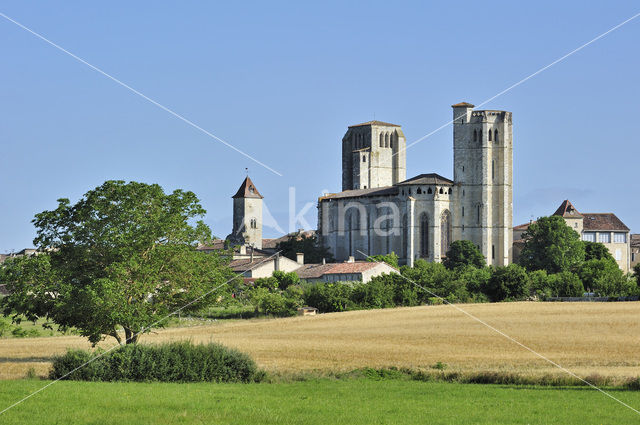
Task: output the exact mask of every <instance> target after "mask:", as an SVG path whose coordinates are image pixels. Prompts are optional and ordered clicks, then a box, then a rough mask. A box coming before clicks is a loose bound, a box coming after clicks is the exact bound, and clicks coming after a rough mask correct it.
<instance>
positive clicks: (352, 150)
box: [342, 121, 407, 191]
mask: <svg viewBox="0 0 640 425" xmlns="http://www.w3.org/2000/svg"><path fill="white" fill-rule="evenodd" d="M406 148H407V140H406V139H405V137H404V133H402V129H401V128H400V126H399V125H396V124H389V123H386V122H381V121H369V122H365V123H362V124H357V125H352V126H350V127H349V129H348V130H347V132H346V134H345V135H344V137H343V138H342V190H343V191H344V190H353V189H370V188H375V187H385V186H392V185H393V184H395V183H399V182H401V181H404V180H405V179H406V178H407V160H406V158H407V155H406Z"/></svg>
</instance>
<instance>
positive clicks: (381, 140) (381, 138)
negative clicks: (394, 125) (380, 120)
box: [380, 133, 384, 148]
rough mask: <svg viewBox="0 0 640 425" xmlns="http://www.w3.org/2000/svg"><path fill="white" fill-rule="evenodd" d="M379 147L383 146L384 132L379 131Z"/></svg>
mask: <svg viewBox="0 0 640 425" xmlns="http://www.w3.org/2000/svg"><path fill="white" fill-rule="evenodd" d="M380 147H381V148H384V134H382V133H380Z"/></svg>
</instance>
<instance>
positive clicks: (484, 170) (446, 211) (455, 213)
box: [317, 102, 513, 266]
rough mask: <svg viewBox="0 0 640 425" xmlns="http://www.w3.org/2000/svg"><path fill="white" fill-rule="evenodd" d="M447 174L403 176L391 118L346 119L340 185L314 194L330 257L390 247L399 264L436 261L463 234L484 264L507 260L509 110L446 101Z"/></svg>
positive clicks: (400, 140)
mask: <svg viewBox="0 0 640 425" xmlns="http://www.w3.org/2000/svg"><path fill="white" fill-rule="evenodd" d="M452 107H453V179H452V180H451V179H448V178H445V177H442V176H440V175H438V174H435V173H430V174H419V175H417V176H415V177H412V178H410V179H407V176H406V174H407V166H406V138H405V136H404V134H403V132H402V128H401V127H400V126H399V125H396V124H389V123H385V122H380V121H370V122H366V123H362V124H357V125H352V126H350V127H349V128H348V130H347V132H346V134H345V135H344V137H343V138H342V192H339V193H333V194H327V195H325V196H322V197H321V198H319V200H318V230H317V231H318V236H319V239H320V241H321V242H322V243H323V244H324V246H326V247H327V248H329V250H330V251H331V253H332V254H333V255H334V257H335V258H336V260H338V261H342V260H346V259H348V258H349V257H355V258H360V259H363V258H365V256H366V255H378V254H388V253H390V252H392V251H393V252H395V253H396V254H397V255H398V256H399V257H400V261H401V264H408V265H413V262H414V261H415V260H416V259H418V258H424V259H426V260H428V261H436V262H438V261H441V260H442V259H443V258H444V256H445V255H446V252H447V251H448V249H449V246H450V244H451V242H452V241H455V240H461V239H464V240H470V241H472V242H473V243H474V244H476V245H477V246H478V247H479V248H480V250H481V252H482V254H483V255H484V256H485V258H486V259H487V263H488V264H490V265H499V266H501V265H507V264H509V263H511V259H512V241H513V231H512V214H513V200H512V176H513V153H512V152H513V139H512V122H511V112H507V111H495V110H483V111H476V110H474V109H473V108H474V105H472V104H470V103H466V102H463V103H458V104H456V105H453V106H452Z"/></svg>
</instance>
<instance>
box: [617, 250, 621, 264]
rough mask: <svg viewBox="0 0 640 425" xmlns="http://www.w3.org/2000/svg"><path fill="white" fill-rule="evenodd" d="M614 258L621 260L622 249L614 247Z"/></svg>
mask: <svg viewBox="0 0 640 425" xmlns="http://www.w3.org/2000/svg"><path fill="white" fill-rule="evenodd" d="M616 260H618V261H620V260H622V250H621V249H616Z"/></svg>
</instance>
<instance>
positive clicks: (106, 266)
mask: <svg viewBox="0 0 640 425" xmlns="http://www.w3.org/2000/svg"><path fill="white" fill-rule="evenodd" d="M204 213H205V210H204V209H203V208H202V206H201V205H200V202H199V200H198V198H197V197H196V195H194V194H193V193H192V192H188V191H182V190H176V191H174V192H173V193H170V194H165V193H164V191H163V190H162V188H161V187H160V186H159V185H156V184H152V185H149V184H144V183H136V182H130V183H125V182H123V181H107V182H105V183H104V184H103V185H101V186H100V187H97V188H95V189H93V190H91V191H89V192H87V193H86V194H85V195H84V196H83V197H82V198H81V199H80V200H79V201H78V202H77V203H76V204H74V205H71V203H70V202H69V200H68V199H59V200H58V207H57V208H56V209H55V210H52V211H44V212H41V213H39V214H37V215H36V216H35V219H34V220H33V223H34V225H35V227H36V229H37V237H36V238H35V240H34V244H35V245H36V246H37V247H38V248H39V249H40V250H41V253H40V254H39V255H36V256H32V257H23V258H19V259H14V260H11V261H9V262H7V263H6V264H5V267H3V269H2V271H1V272H0V281H1V282H2V283H6V284H7V287H8V289H9V291H10V292H11V294H10V295H9V296H7V297H6V298H4V299H3V312H4V314H5V315H13V316H14V319H18V320H19V318H20V317H25V316H26V318H27V319H30V320H35V319H38V318H45V319H46V320H47V321H48V322H50V323H52V324H57V325H58V326H59V327H60V328H63V329H64V328H71V327H73V328H76V329H77V330H78V331H79V332H80V333H81V334H82V335H83V336H86V337H88V338H89V340H90V341H91V342H92V343H93V344H95V343H97V342H99V341H100V340H101V339H103V338H104V337H105V336H107V335H110V336H113V337H114V338H115V339H116V340H118V342H122V337H121V335H120V334H119V330H121V329H123V330H124V336H125V339H124V340H125V341H126V342H127V343H135V342H136V341H137V339H138V336H139V335H140V333H142V332H147V331H148V330H149V327H150V326H162V325H163V324H164V321H163V319H164V318H165V317H167V315H169V314H171V313H172V312H174V311H175V310H176V309H179V308H182V307H185V306H187V307H186V308H185V310H192V309H197V308H201V307H203V306H204V305H207V304H209V303H211V302H213V301H214V299H215V298H216V297H218V296H219V295H220V294H219V291H220V290H223V289H220V290H216V291H212V290H213V289H214V288H217V287H218V286H220V285H222V286H224V285H223V283H224V282H226V281H227V280H228V279H230V278H231V277H232V276H233V275H232V273H231V271H230V269H229V268H228V267H227V266H226V265H225V262H226V261H228V260H225V259H223V258H222V257H219V256H217V255H213V254H206V253H203V252H200V251H198V250H196V249H195V247H196V245H197V243H198V242H204V241H207V240H209V239H210V237H211V232H210V230H209V228H208V227H207V226H206V225H205V224H204V223H203V222H202V221H195V220H196V219H198V218H199V217H201V216H202V215H204Z"/></svg>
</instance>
